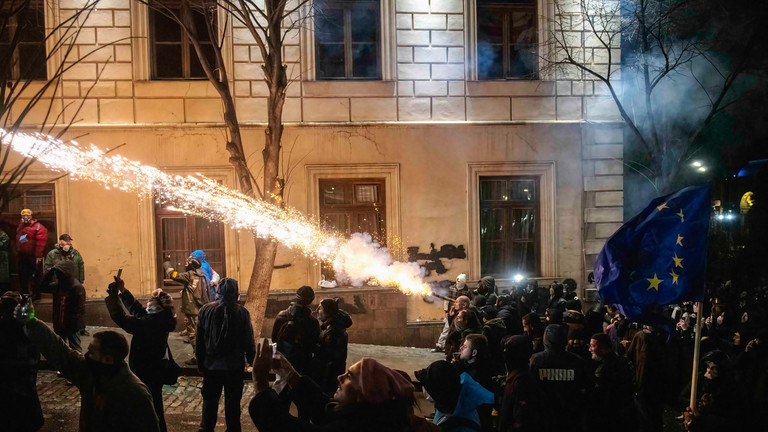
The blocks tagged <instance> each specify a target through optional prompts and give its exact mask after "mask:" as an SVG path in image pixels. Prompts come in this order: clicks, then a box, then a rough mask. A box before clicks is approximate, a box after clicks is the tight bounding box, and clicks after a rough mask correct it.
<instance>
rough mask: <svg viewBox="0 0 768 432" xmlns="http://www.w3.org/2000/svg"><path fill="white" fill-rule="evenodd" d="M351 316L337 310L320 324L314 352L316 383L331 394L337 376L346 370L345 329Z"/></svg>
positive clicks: (346, 338)
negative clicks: (316, 346) (317, 342)
mask: <svg viewBox="0 0 768 432" xmlns="http://www.w3.org/2000/svg"><path fill="white" fill-rule="evenodd" d="M351 326H352V318H351V317H350V316H349V314H348V313H347V312H345V311H343V310H339V311H337V312H336V313H335V314H333V315H332V316H331V317H330V318H328V319H327V320H325V321H324V322H323V323H322V324H321V325H320V339H319V344H318V349H317V353H316V354H315V359H314V363H315V370H316V372H315V376H316V378H317V383H318V384H320V386H321V387H322V388H323V390H324V391H325V392H326V393H328V394H333V392H334V391H335V389H336V387H337V384H338V381H337V377H338V376H339V375H341V374H343V373H344V372H345V371H346V370H347V345H348V344H349V336H348V335H347V329H348V328H349V327H351Z"/></svg>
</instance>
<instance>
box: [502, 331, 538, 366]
mask: <svg viewBox="0 0 768 432" xmlns="http://www.w3.org/2000/svg"><path fill="white" fill-rule="evenodd" d="M531 355H533V342H531V338H529V337H528V336H523V335H514V336H511V337H509V338H508V339H507V341H506V342H505V343H504V364H505V365H506V366H507V370H508V371H512V370H515V369H524V368H526V367H528V362H529V361H530V359H531Z"/></svg>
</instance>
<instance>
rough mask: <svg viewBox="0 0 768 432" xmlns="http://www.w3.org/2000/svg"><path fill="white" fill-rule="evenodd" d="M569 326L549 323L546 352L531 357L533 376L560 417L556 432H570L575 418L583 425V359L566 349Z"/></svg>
mask: <svg viewBox="0 0 768 432" xmlns="http://www.w3.org/2000/svg"><path fill="white" fill-rule="evenodd" d="M567 329H568V327H567V326H565V325H562V324H550V325H549V326H547V328H546V330H544V351H542V352H540V353H537V354H534V355H533V357H531V374H532V375H533V377H534V378H535V379H536V380H538V382H539V383H540V385H541V388H542V389H543V390H544V393H545V394H546V395H547V397H548V398H549V400H550V404H551V406H552V407H553V409H554V411H555V412H557V413H558V416H557V417H556V418H554V419H553V421H554V422H555V424H554V425H553V426H554V427H555V429H556V430H563V429H567V428H569V427H570V426H572V425H573V423H572V422H573V421H574V419H578V421H577V424H581V412H582V405H583V402H584V396H585V395H586V390H587V385H588V381H587V375H586V366H585V363H584V360H582V359H581V358H580V357H579V356H577V355H576V354H571V353H569V352H567V351H566V350H565V346H566V343H567V342H566V338H567V337H568V335H567V332H568V330H567Z"/></svg>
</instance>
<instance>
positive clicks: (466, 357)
mask: <svg viewBox="0 0 768 432" xmlns="http://www.w3.org/2000/svg"><path fill="white" fill-rule="evenodd" d="M499 343H500V341H499ZM491 355H492V353H491V349H490V346H489V342H488V339H486V337H485V336H483V335H481V334H470V335H467V337H465V338H464V342H462V344H461V347H460V348H459V357H458V358H457V359H454V361H453V362H452V363H451V364H452V365H453V366H454V368H455V369H457V370H458V371H459V373H464V372H466V373H467V374H469V376H471V377H472V379H473V380H475V381H476V382H477V383H478V384H480V385H481V386H483V388H485V389H486V390H488V391H490V392H493V391H494V390H495V387H496V386H495V384H494V382H493V377H494V376H496V375H498V371H497V370H496V368H495V362H494V360H493V359H492V358H491ZM492 411H493V406H492V405H490V404H481V405H480V406H479V407H478V409H477V412H478V415H479V418H480V427H481V429H482V430H484V431H492V430H493V418H492V416H491V413H492Z"/></svg>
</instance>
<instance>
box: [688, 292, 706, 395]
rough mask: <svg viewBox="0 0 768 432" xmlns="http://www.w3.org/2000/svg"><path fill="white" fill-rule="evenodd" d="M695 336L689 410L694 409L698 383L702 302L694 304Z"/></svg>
mask: <svg viewBox="0 0 768 432" xmlns="http://www.w3.org/2000/svg"><path fill="white" fill-rule="evenodd" d="M696 305H697V306H698V308H697V309H698V312H697V313H696V334H695V335H694V342H693V373H692V374H691V403H690V406H691V409H694V408H696V399H697V397H696V396H697V395H696V387H697V385H698V382H699V355H700V354H701V315H702V312H703V309H704V305H703V303H702V302H696Z"/></svg>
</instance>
